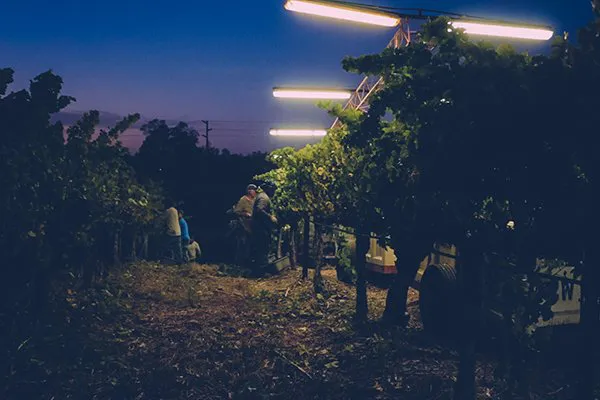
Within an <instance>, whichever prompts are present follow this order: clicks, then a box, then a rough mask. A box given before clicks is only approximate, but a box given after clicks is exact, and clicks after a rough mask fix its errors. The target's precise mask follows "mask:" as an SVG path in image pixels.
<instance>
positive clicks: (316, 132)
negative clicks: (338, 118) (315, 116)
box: [269, 129, 327, 136]
mask: <svg viewBox="0 0 600 400" xmlns="http://www.w3.org/2000/svg"><path fill="white" fill-rule="evenodd" d="M269 134H270V135H271V136H325V135H327V131H326V130H325V129H271V130H270V131H269Z"/></svg>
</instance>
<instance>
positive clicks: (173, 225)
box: [164, 206, 183, 264]
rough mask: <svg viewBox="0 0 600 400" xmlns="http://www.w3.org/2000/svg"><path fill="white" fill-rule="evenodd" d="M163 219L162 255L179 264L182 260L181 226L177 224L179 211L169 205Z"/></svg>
mask: <svg viewBox="0 0 600 400" xmlns="http://www.w3.org/2000/svg"><path fill="white" fill-rule="evenodd" d="M164 221H165V245H164V249H165V251H164V253H165V254H164V256H165V258H166V259H167V260H169V261H174V262H175V263H177V264H181V263H182V262H183V253H182V249H181V226H180V225H179V213H178V211H177V209H176V208H175V207H173V206H171V207H169V208H168V209H167V210H166V211H165V213H164Z"/></svg>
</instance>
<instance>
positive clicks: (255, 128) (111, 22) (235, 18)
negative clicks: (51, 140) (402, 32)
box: [0, 0, 592, 152]
mask: <svg viewBox="0 0 600 400" xmlns="http://www.w3.org/2000/svg"><path fill="white" fill-rule="evenodd" d="M362 2H363V3H369V4H375V5H385V6H397V7H422V8H434V9H441V10H446V11H453V12H460V13H465V14H475V15H481V16H486V17H490V18H497V19H506V20H515V21H524V22H537V23H542V24H548V25H551V26H553V27H554V28H555V32H562V31H565V30H567V31H570V32H572V34H575V32H576V29H577V28H578V27H580V26H582V25H583V24H585V23H586V22H587V21H588V20H590V19H591V17H592V15H591V8H590V5H589V1H587V0H479V1H477V0H437V1H436V0H413V1H406V0H363V1H362ZM283 3H284V1H283V0H195V1H187V0H186V1H184V0H170V1H165V0H145V1H141V0H120V1H116V0H105V1H81V0H54V1H52V0H21V1H6V2H5V4H3V5H2V7H1V8H0V10H1V13H0V67H4V66H9V67H13V68H14V69H15V70H16V84H15V86H13V89H19V88H22V87H24V86H25V85H26V84H27V82H28V80H29V79H31V78H32V77H33V76H35V75H37V74H38V73H40V72H42V71H44V70H47V69H49V68H52V69H53V70H54V71H55V72H56V73H58V74H59V75H61V76H62V77H63V79H64V81H65V88H64V93H65V94H69V95H72V96H75V97H76V98H77V103H75V104H74V105H73V106H72V107H70V109H71V110H88V109H98V110H102V111H108V112H112V113H117V114H121V115H123V114H127V113H130V112H139V113H141V114H142V115H143V116H144V117H145V118H153V117H161V118H166V119H182V120H186V121H194V120H200V119H208V120H210V121H212V125H213V127H214V131H213V132H211V135H212V138H211V139H212V142H213V143H214V144H215V145H216V146H217V147H228V148H230V149H231V150H232V151H235V152H249V151H254V150H263V151H264V150H270V149H272V148H275V147H281V146H284V145H299V144H301V143H305V142H306V140H302V141H298V140H296V141H290V140H282V139H276V138H270V137H269V136H268V129H269V127H276V126H283V125H294V124H295V125H297V126H306V125H311V124H312V126H316V127H319V126H328V125H329V123H330V118H329V117H327V115H325V113H324V112H323V111H321V110H319V109H317V108H316V107H315V106H314V105H313V104H312V103H310V102H308V103H306V102H301V103H298V102H289V101H286V102H282V101H276V100H275V99H273V97H272V95H271V88H272V87H273V86H285V85H300V86H302V85H311V86H319V85H325V86H342V87H353V86H355V85H356V84H357V82H358V81H359V80H360V79H359V77H357V76H354V75H351V74H348V73H345V72H344V71H343V70H342V69H341V66H340V61H341V59H342V58H343V57H344V56H346V55H360V54H365V53H375V52H378V51H380V50H381V49H382V48H383V47H385V45H386V44H387V42H388V41H389V39H390V38H391V36H392V35H393V29H392V30H390V29H386V28H372V27H364V26H360V25H355V24H345V23H335V22H332V21H331V20H323V19H318V18H311V17H308V16H303V15H298V14H294V13H290V12H287V11H285V10H284V8H283ZM547 47H548V43H545V44H542V45H541V46H540V45H539V44H535V45H531V44H526V45H524V47H522V48H524V49H530V50H531V51H532V52H542V51H544V49H545V48H547ZM193 125H194V126H197V127H198V128H200V125H196V124H193ZM138 134H139V132H136V131H132V132H131V133H129V134H128V137H127V138H125V142H126V144H129V145H131V146H133V147H135V146H136V145H139V139H138V138H137V135H138Z"/></svg>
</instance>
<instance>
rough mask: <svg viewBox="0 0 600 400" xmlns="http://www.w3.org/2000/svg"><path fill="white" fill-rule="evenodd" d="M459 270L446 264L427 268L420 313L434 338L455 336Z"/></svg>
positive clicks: (423, 280)
mask: <svg viewBox="0 0 600 400" xmlns="http://www.w3.org/2000/svg"><path fill="white" fill-rule="evenodd" d="M457 306H458V284H457V279H456V270H455V269H454V267H451V266H449V265H446V264H439V265H436V264H432V265H429V266H428V267H427V268H426V269H425V273H424V274H423V278H422V279H421V285H420V290H419V311H420V312H421V321H422V322H423V327H424V328H425V330H426V331H427V332H429V333H430V334H432V335H434V336H439V337H441V336H446V337H449V336H454V334H455V333H456V328H457V327H458V325H459V324H460V322H459V319H458V312H459V310H458V307H457Z"/></svg>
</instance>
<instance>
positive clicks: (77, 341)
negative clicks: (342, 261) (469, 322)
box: [2, 263, 574, 400]
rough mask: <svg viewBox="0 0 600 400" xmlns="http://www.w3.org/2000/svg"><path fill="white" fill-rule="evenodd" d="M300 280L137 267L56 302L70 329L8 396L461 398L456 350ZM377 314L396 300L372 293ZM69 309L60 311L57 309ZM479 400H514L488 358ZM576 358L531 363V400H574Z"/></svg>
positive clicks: (562, 355)
mask: <svg viewBox="0 0 600 400" xmlns="http://www.w3.org/2000/svg"><path fill="white" fill-rule="evenodd" d="M299 276H300V271H287V272H284V273H283V274H282V275H280V276H277V277H273V278H268V279H260V280H249V279H246V278H243V277H240V276H239V274H238V271H236V270H235V269H233V270H232V269H231V268H228V267H225V266H217V265H193V266H185V267H169V266H164V265H157V264H153V263H138V264H134V265H128V266H125V267H122V268H119V269H116V270H114V271H113V272H111V273H110V276H109V277H108V279H107V281H106V283H105V284H104V285H102V286H98V287H95V288H90V289H84V290H77V289H75V288H74V286H72V283H74V282H73V281H71V282H69V280H66V281H65V282H64V286H63V287H61V288H60V290H58V291H57V295H60V296H61V299H60V300H61V301H59V302H57V304H61V310H60V312H61V315H63V317H64V318H63V319H62V320H61V321H57V322H55V323H54V324H52V325H49V326H46V327H45V328H44V333H43V335H42V336H39V337H32V338H29V340H26V341H24V342H23V343H21V344H20V346H19V347H18V351H15V352H14V353H13V355H12V357H11V358H10V368H11V369H10V371H11V376H10V378H11V379H10V381H9V384H8V385H7V386H6V387H4V388H3V392H2V398H6V399H24V398H28V399H29V398H31V399H38V398H39V399H41V398H48V399H50V398H55V399H159V398H160V399H223V398H234V399H266V398H281V399H364V398H373V399H392V398H402V399H451V398H452V387H453V384H454V380H455V378H454V376H455V374H456V368H457V367H456V365H457V364H456V362H457V359H458V355H457V353H456V352H455V351H454V350H453V347H452V346H450V345H442V344H440V342H439V340H438V339H433V338H431V337H428V336H427V335H426V334H424V332H423V331H422V328H421V325H420V320H419V315H418V308H417V306H416V303H417V302H418V292H416V291H412V290H411V292H410V293H409V310H410V314H411V320H410V323H409V325H408V327H407V328H393V329H390V328H389V327H385V326H382V325H380V324H377V323H371V324H367V325H364V326H361V327H357V326H355V325H354V324H353V322H352V321H353V315H354V302H355V290H354V288H353V287H352V286H350V285H347V284H344V283H340V282H339V281H338V280H337V279H336V278H335V271H334V270H325V271H323V276H324V287H325V293H324V295H320V296H317V297H315V296H314V293H313V291H312V284H310V283H309V282H308V281H303V280H299ZM368 294H369V309H370V317H371V318H372V319H373V320H377V319H378V318H379V317H380V316H381V314H382V312H383V309H384V307H385V297H386V291H385V290H383V289H378V288H376V287H369V289H368ZM57 311H58V310H57ZM480 351H481V354H480V359H481V361H480V362H479V363H478V365H477V381H478V383H479V391H478V396H477V398H478V399H517V398H520V397H518V396H516V395H514V394H513V393H512V392H511V390H510V387H509V385H508V384H507V381H505V380H502V379H497V378H495V375H496V374H497V368H498V364H497V362H496V361H494V359H495V355H494V352H493V350H492V349H490V348H489V347H482V349H481V350H480ZM567 354H568V353H567V352H564V351H561V348H560V347H555V348H553V350H551V351H549V352H548V353H544V354H539V355H538V358H537V360H536V362H532V363H531V364H530V365H528V366H527V370H528V373H529V374H531V375H532V376H537V379H535V380H534V381H532V382H531V383H532V386H531V397H530V398H531V399H548V400H558V399H573V398H574V397H573V396H574V394H573V393H574V392H573V387H572V386H570V385H569V378H570V377H569V370H570V368H569V365H570V363H571V362H573V361H574V360H572V359H569V358H568V356H567Z"/></svg>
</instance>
